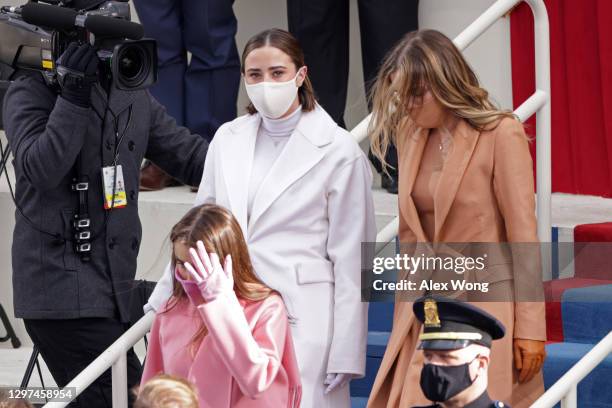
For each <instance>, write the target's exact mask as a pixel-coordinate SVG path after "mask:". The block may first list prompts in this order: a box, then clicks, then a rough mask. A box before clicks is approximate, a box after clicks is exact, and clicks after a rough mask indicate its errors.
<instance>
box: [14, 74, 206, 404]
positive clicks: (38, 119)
mask: <svg viewBox="0 0 612 408" xmlns="http://www.w3.org/2000/svg"><path fill="white" fill-rule="evenodd" d="M3 107H4V112H3V119H4V125H5V130H6V136H7V138H8V141H9V146H10V149H11V151H12V153H13V156H14V161H13V165H14V169H15V177H16V179H17V183H16V191H15V196H16V197H15V198H16V203H17V206H18V210H17V211H16V212H15V229H14V232H13V245H12V267H13V300H14V306H15V316H16V317H19V318H23V319H24V322H25V325H26V329H27V331H28V334H29V335H30V337H31V338H32V340H33V341H34V343H35V344H36V345H37V346H38V347H39V349H40V352H41V354H42V356H43V358H44V360H45V362H46V363H47V366H49V369H50V370H51V372H52V374H53V376H54V378H55V380H56V382H57V383H58V385H60V386H65V385H66V383H67V382H68V381H70V380H72V378H74V376H75V375H76V374H78V373H79V372H80V371H81V370H83V369H84V368H85V367H86V366H87V365H88V364H89V363H90V362H91V361H92V360H93V359H94V358H95V357H97V356H98V355H99V354H100V353H101V352H102V351H103V350H105V349H106V348H107V347H108V346H109V345H110V344H112V343H113V341H114V340H115V339H116V338H117V337H119V336H120V335H121V334H123V332H124V331H125V329H126V324H127V323H128V322H129V321H130V298H131V295H132V293H133V292H134V276H135V274H136V258H137V255H138V251H139V248H140V244H141V237H142V228H141V224H140V219H139V216H138V183H139V174H140V165H141V162H142V160H143V158H144V157H147V158H149V159H151V160H152V161H153V162H155V163H156V164H157V165H158V166H160V167H161V168H162V169H163V170H165V171H166V172H167V173H168V174H170V175H172V176H173V177H176V178H178V179H180V180H181V181H183V182H185V183H186V184H189V185H198V184H199V182H200V179H201V177H202V172H203V166H204V160H205V157H206V152H207V150H208V143H207V142H206V139H204V138H203V137H200V136H198V135H194V134H191V132H190V131H189V130H188V129H186V128H184V127H179V126H177V125H176V122H175V121H174V119H173V118H172V117H170V116H169V115H167V114H166V110H165V108H164V107H163V106H161V105H160V104H159V103H158V102H157V101H156V100H155V99H154V98H152V97H151V95H150V94H149V92H147V91H145V90H137V91H123V90H119V89H116V88H113V89H112V90H111V91H110V95H107V92H106V91H105V89H104V88H103V87H102V86H101V85H100V84H95V86H94V88H93V89H92V92H91V104H90V106H88V107H82V106H78V105H76V104H74V103H71V102H69V101H68V100H67V99H65V98H64V97H63V95H62V97H58V94H57V92H55V91H54V90H52V89H50V88H49V87H48V86H47V85H46V84H45V83H44V81H43V79H42V77H41V76H40V74H35V75H33V76H25V77H22V78H20V79H17V80H15V81H14V82H13V83H12V84H11V86H10V87H9V89H8V91H7V93H6V97H5V100H4V105H3ZM115 163H116V164H117V165H120V166H121V167H122V170H123V178H124V180H123V183H122V184H123V186H124V188H125V193H126V194H125V195H126V198H127V206H125V207H122V208H114V209H112V210H105V209H104V195H103V184H102V169H103V168H105V167H106V168H108V167H109V166H111V167H113V166H114V164H115ZM76 176H78V177H79V178H81V179H83V178H84V177H86V180H88V190H87V195H86V196H84V195H82V193H79V192H77V191H73V186H74V184H75V183H74V178H75V177H76ZM110 184H111V185H112V182H111V183H110ZM80 201H82V202H80ZM83 208H85V209H86V212H87V214H86V217H87V218H88V219H90V221H91V228H90V231H91V234H92V237H91V259H90V260H89V261H88V262H85V261H84V260H83V258H82V257H81V256H80V254H77V253H76V252H75V250H74V245H75V237H74V234H75V230H74V227H73V222H74V221H75V220H74V215H75V214H77V213H79V214H81V215H83ZM140 371H141V366H140V363H139V361H138V359H137V358H136V355H135V354H134V353H133V351H130V352H129V353H128V384H129V385H130V386H132V385H135V384H137V383H138V381H139V380H140ZM109 395H110V375H109V373H108V372H107V373H106V374H105V375H104V376H103V377H101V379H100V380H98V381H96V382H95V383H94V384H93V385H92V386H90V387H89V388H88V389H87V390H86V391H85V393H84V394H82V395H81V396H79V400H80V401H79V403H80V406H84V407H88V408H89V407H98V406H108V407H110V406H111V402H110V401H109ZM105 400H106V402H105Z"/></svg>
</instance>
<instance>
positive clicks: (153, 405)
mask: <svg viewBox="0 0 612 408" xmlns="http://www.w3.org/2000/svg"><path fill="white" fill-rule="evenodd" d="M137 394H138V398H137V399H136V402H135V403H134V408H199V406H200V405H199V402H198V393H197V391H196V389H195V387H194V386H193V384H191V383H190V382H189V381H187V380H184V379H182V378H179V377H174V376H171V375H167V374H160V375H156V376H155V377H153V378H151V379H150V380H149V381H147V382H146V383H145V384H144V385H143V386H141V387H140V389H139V390H138V392H137Z"/></svg>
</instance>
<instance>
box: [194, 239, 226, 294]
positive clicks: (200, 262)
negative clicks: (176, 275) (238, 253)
mask: <svg viewBox="0 0 612 408" xmlns="http://www.w3.org/2000/svg"><path fill="white" fill-rule="evenodd" d="M196 246H197V250H196V249H195V248H190V249H189V254H190V256H191V261H192V262H185V269H187V271H189V273H190V274H191V276H192V277H193V279H194V280H195V282H196V283H197V285H198V288H199V289H200V293H201V294H202V297H203V298H204V301H206V302H210V301H212V300H214V299H216V298H217V297H218V296H219V295H221V294H223V293H228V292H232V291H233V290H234V277H233V274H232V257H231V255H227V256H226V257H225V261H224V265H223V266H221V262H220V260H219V256H218V255H217V254H215V253H210V254H208V253H207V252H206V249H205V248H204V243H203V242H202V241H198V242H197V244H196Z"/></svg>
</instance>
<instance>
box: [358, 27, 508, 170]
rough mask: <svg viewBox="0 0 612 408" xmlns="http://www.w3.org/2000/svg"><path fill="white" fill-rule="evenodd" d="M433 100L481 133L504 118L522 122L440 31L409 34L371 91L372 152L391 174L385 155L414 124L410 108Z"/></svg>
mask: <svg viewBox="0 0 612 408" xmlns="http://www.w3.org/2000/svg"><path fill="white" fill-rule="evenodd" d="M427 91H430V92H431V94H432V96H433V97H434V98H435V99H436V100H437V101H438V102H439V103H440V104H441V105H442V106H443V107H444V108H446V109H448V110H449V111H451V112H452V113H453V114H454V115H455V116H457V117H459V118H462V119H464V120H465V121H466V122H467V123H468V124H469V125H470V126H472V127H473V128H474V129H477V130H483V129H485V128H488V127H489V126H490V125H492V124H494V123H495V122H499V120H500V119H503V118H506V117H510V118H516V117H515V115H514V114H513V113H512V111H509V110H501V109H499V108H497V107H496V106H495V104H494V103H493V102H491V100H490V99H489V93H488V92H487V91H486V90H485V89H483V88H482V87H481V86H480V84H479V83H478V78H477V77H476V74H475V73H474V71H473V70H472V68H471V67H470V66H469V64H468V63H467V61H466V60H465V58H464V57H463V55H462V54H461V52H460V51H459V49H458V48H457V47H456V46H455V44H453V42H452V41H451V40H450V39H449V38H448V37H446V36H445V35H444V34H442V33H440V32H439V31H436V30H420V31H413V32H410V33H408V34H406V35H405V36H404V37H403V38H402V39H401V40H400V41H399V42H398V43H397V44H396V45H395V46H394V47H393V49H392V50H391V51H390V52H389V53H388V54H387V55H386V57H385V59H384V61H383V63H382V65H381V68H380V70H379V72H378V75H377V77H376V82H375V83H374V85H373V87H372V91H371V93H370V100H371V102H372V120H371V121H370V125H369V128H368V133H369V135H370V142H371V147H372V153H374V155H375V156H376V157H377V158H378V159H380V161H381V162H382V164H383V168H384V169H385V172H386V171H387V167H389V164H388V163H387V162H386V161H385V153H386V152H387V149H388V148H389V145H390V144H396V141H397V134H398V133H400V131H401V130H405V129H406V126H408V125H411V124H412V126H413V127H414V129H413V130H416V125H414V124H413V123H412V122H411V121H410V120H409V116H408V106H410V105H411V104H412V103H416V104H418V103H420V100H421V98H422V97H423V95H424V94H425V93H426V92H427Z"/></svg>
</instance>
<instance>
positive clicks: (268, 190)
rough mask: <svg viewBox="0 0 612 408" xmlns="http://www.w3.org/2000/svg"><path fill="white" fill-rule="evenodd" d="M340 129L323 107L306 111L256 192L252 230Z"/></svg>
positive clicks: (308, 167)
mask: <svg viewBox="0 0 612 408" xmlns="http://www.w3.org/2000/svg"><path fill="white" fill-rule="evenodd" d="M336 128H337V125H336V123H335V122H334V121H333V120H332V119H331V118H330V117H329V115H327V114H326V113H325V111H323V110H322V109H321V107H319V106H317V107H316V109H315V110H313V111H311V112H304V113H303V114H302V117H301V118H300V121H299V123H298V125H297V127H296V129H295V131H294V132H293V134H292V135H291V136H290V138H289V140H288V141H287V144H286V145H285V148H284V149H283V151H282V152H281V154H280V156H279V157H278V158H277V159H276V161H275V162H274V164H273V165H272V168H271V169H270V171H269V172H268V174H267V175H266V177H265V178H264V180H263V181H262V183H261V186H260V187H259V190H258V191H257V193H256V195H255V198H254V202H253V208H252V211H251V218H250V220H249V228H250V230H251V231H252V230H253V226H254V225H255V223H256V222H257V220H258V219H259V218H260V217H261V216H262V214H263V213H264V212H265V211H266V210H267V209H268V208H269V207H270V206H271V205H272V203H273V202H274V201H276V199H278V197H279V196H280V195H281V194H282V193H283V192H284V191H285V190H286V189H287V188H288V187H289V186H290V185H291V184H293V183H294V182H295V181H297V180H298V179H299V178H300V177H302V176H303V175H304V174H305V173H306V172H308V171H309V170H310V169H311V168H313V167H314V166H315V165H316V164H317V163H319V161H321V159H323V157H324V156H325V150H324V149H321V147H323V146H325V145H327V144H329V143H331V142H332V140H333V133H334V132H335V131H336Z"/></svg>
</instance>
